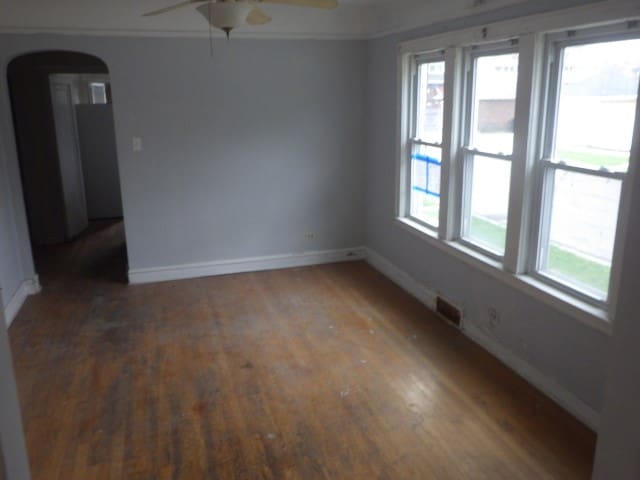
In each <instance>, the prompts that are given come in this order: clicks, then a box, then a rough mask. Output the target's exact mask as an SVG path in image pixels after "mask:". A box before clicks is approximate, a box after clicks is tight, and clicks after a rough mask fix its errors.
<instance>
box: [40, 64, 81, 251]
mask: <svg viewBox="0 0 640 480" xmlns="http://www.w3.org/2000/svg"><path fill="white" fill-rule="evenodd" d="M49 84H50V87H51V104H52V106H53V119H54V122H55V128H56V139H57V142H58V158H59V161H60V176H61V179H62V191H63V196H64V205H65V216H66V239H67V240H69V239H71V238H73V237H75V236H76V235H78V234H79V233H80V232H82V231H83V230H84V229H85V228H87V227H88V226H89V219H88V215H87V200H86V196H85V190H84V178H83V174H82V159H81V157H80V147H79V144H78V127H77V124H76V115H75V106H74V101H73V90H72V88H73V84H72V83H71V82H70V81H68V80H64V79H61V78H57V77H56V75H51V76H50V77H49Z"/></svg>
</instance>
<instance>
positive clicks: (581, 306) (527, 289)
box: [396, 217, 611, 335]
mask: <svg viewBox="0 0 640 480" xmlns="http://www.w3.org/2000/svg"><path fill="white" fill-rule="evenodd" d="M396 223H397V225H398V226H400V227H401V228H402V229H404V230H406V231H408V232H409V233H412V234H413V235H416V236H418V237H419V238H421V239H423V240H425V241H426V242H427V243H429V244H430V245H432V246H434V247H436V248H438V249H439V250H441V251H443V252H445V253H448V254H450V255H452V256H454V257H456V258H458V259H460V260H462V261H463V262H465V263H467V264H469V265H471V266H473V267H476V268H478V269H479V270H480V271H482V272H483V273H486V274H488V275H490V276H492V277H493V278H495V279H497V280H499V281H501V282H503V283H506V284H507V285H509V286H511V287H514V288H516V289H518V290H520V291H521V292H523V293H526V294H527V295H530V296H531V297H534V298H535V299H537V300H540V301H541V302H544V303H545V304H547V305H549V306H550V307H552V308H554V309H556V310H558V311H560V312H562V313H564V314H566V315H568V316H570V317H572V318H575V319H576V320H578V321H580V322H582V323H584V324H586V325H587V326H589V327H591V328H594V329H595V330H598V331H600V332H602V333H605V334H608V335H610V334H611V322H610V320H609V315H608V313H607V311H606V310H603V309H601V308H598V307H594V306H593V305H590V304H589V303H586V302H583V301H582V300H579V299H577V298H575V297H573V296H571V295H568V294H567V293H565V292H562V291H560V290H558V289H556V288H553V287H551V286H549V285H547V284H546V283H543V282H541V281H540V280H537V279H535V278H533V277H531V276H529V275H516V274H513V273H511V272H508V271H506V270H505V269H504V266H503V265H502V263H500V262H497V261H496V260H494V259H492V258H489V257H487V256H485V255H483V254H481V253H479V252H477V251H475V250H473V249H470V248H468V247H465V246H464V245H462V244H460V243H458V242H455V241H446V240H441V239H439V238H438V236H437V235H436V233H435V232H433V231H431V230H429V229H427V228H425V227H424V226H422V225H420V224H418V223H416V222H413V221H411V220H410V219H407V218H403V217H397V218H396Z"/></svg>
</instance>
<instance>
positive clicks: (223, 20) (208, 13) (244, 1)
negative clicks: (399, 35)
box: [143, 0, 338, 38]
mask: <svg viewBox="0 0 640 480" xmlns="http://www.w3.org/2000/svg"><path fill="white" fill-rule="evenodd" d="M261 3H274V4H279V5H296V6H300V7H311V8H323V9H332V8H336V7H337V6H338V0H185V1H183V2H180V3H178V4H175V5H171V6H169V7H165V8H161V9H159V10H154V11H153V12H148V13H145V14H144V15H143V16H145V17H150V16H154V15H160V14H163V13H168V12H171V11H173V10H177V9H179V8H183V7H187V6H189V5H199V6H198V7H197V10H198V12H199V13H200V14H202V15H203V16H204V17H205V18H206V19H207V20H208V21H209V24H210V25H211V26H212V27H215V28H219V29H220V30H222V31H224V32H225V33H226V34H227V38H229V34H230V33H231V31H232V30H233V29H234V28H237V27H239V26H240V25H243V24H245V23H246V24H248V25H264V24H265V23H269V22H270V21H271V17H269V16H268V15H267V14H266V13H264V12H263V11H262V10H261V9H260V8H258V5H259V4H261Z"/></svg>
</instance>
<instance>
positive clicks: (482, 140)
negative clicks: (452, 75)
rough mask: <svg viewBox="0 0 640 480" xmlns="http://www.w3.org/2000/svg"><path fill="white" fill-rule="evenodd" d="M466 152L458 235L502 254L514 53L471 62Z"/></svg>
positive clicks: (515, 78) (515, 75) (515, 67)
mask: <svg viewBox="0 0 640 480" xmlns="http://www.w3.org/2000/svg"><path fill="white" fill-rule="evenodd" d="M473 72H474V75H473V80H472V82H471V85H469V86H468V87H467V90H468V94H469V96H470V99H471V108H470V110H471V111H470V119H469V122H470V124H469V125H467V132H468V133H467V135H468V142H467V144H468V146H467V147H466V148H465V151H466V161H465V191H466V194H465V198H466V205H465V209H464V211H463V236H464V238H466V239H467V240H469V241H470V242H472V243H474V244H476V245H478V246H480V247H482V248H484V249H486V250H489V251H491V252H493V253H495V254H497V255H500V256H502V255H504V251H505V243H506V236H507V214H508V210H509V188H510V181H511V154H512V153H513V132H514V120H515V103H516V86H517V81H518V54H517V53H502V54H497V55H484V56H479V57H477V58H476V59H475V62H474V68H473Z"/></svg>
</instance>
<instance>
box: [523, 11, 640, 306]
mask: <svg viewBox="0 0 640 480" xmlns="http://www.w3.org/2000/svg"><path fill="white" fill-rule="evenodd" d="M629 27H630V25H629V22H623V23H620V22H617V23H613V24H610V25H606V26H604V27H585V28H576V29H575V30H567V31H564V32H559V33H552V34H547V35H546V41H545V53H544V69H545V72H544V76H543V81H544V85H543V95H542V104H541V107H540V108H541V109H542V110H541V111H542V112H543V115H541V125H540V135H539V138H538V142H539V145H538V152H539V154H538V155H537V159H536V173H535V177H534V179H533V180H534V182H535V184H536V195H535V199H534V202H533V205H532V208H531V212H532V215H531V217H532V225H531V227H530V228H531V235H532V238H533V243H532V245H531V247H530V248H529V251H528V252H527V253H528V260H527V274H528V275H529V276H531V277H532V278H534V279H536V280H538V281H540V282H542V283H545V284H547V285H549V286H551V287H553V288H555V289H557V290H559V291H561V292H564V293H566V294H568V295H571V296H573V297H576V298H578V299H579V300H581V301H583V302H586V303H588V304H591V305H594V306H596V307H598V308H601V309H603V310H608V309H609V308H610V306H611V299H612V298H615V295H616V292H615V288H616V287H615V282H614V278H615V277H616V276H617V273H618V268H617V262H616V257H617V256H618V255H620V252H621V250H622V248H621V245H620V243H621V239H620V235H619V229H618V228H616V232H615V234H614V235H615V237H614V245H613V257H612V264H611V272H610V278H609V290H608V292H607V293H606V294H605V296H604V297H598V296H596V295H595V292H589V291H588V290H586V289H581V288H579V287H578V286H575V285H571V284H570V283H568V282H567V283H565V282H562V281H561V280H560V279H558V278H557V277H554V276H553V275H550V274H547V273H545V272H544V271H542V269H541V268H542V261H543V258H544V256H543V245H545V244H546V245H547V246H548V245H549V240H545V238H548V236H549V233H550V232H549V230H550V227H551V225H550V224H551V212H552V207H553V206H552V203H553V192H554V175H555V173H556V172H557V171H566V172H573V173H579V174H584V175H589V176H592V177H596V178H602V179H614V180H618V181H620V182H621V193H620V198H619V200H618V218H617V219H616V224H617V225H619V224H620V221H621V219H622V215H623V213H624V212H623V210H624V207H625V205H623V201H622V200H623V194H622V190H623V188H624V184H625V183H626V177H627V172H618V171H609V170H596V169H589V168H583V167H580V166H577V165H573V164H568V163H560V162H554V161H553V159H552V158H551V157H552V154H553V150H554V147H555V141H556V135H557V121H558V112H559V107H560V89H561V73H562V62H561V59H562V51H563V50H564V49H565V48H567V47H573V46H579V45H590V44H594V43H605V42H612V41H620V40H628V39H640V30H638V29H635V30H633V31H629ZM638 101H640V97H638V99H637V100H636V103H637V102H638ZM636 131H637V125H636V126H634V135H635V132H636Z"/></svg>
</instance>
